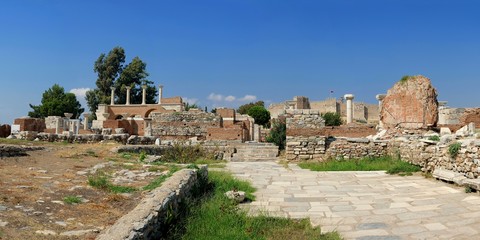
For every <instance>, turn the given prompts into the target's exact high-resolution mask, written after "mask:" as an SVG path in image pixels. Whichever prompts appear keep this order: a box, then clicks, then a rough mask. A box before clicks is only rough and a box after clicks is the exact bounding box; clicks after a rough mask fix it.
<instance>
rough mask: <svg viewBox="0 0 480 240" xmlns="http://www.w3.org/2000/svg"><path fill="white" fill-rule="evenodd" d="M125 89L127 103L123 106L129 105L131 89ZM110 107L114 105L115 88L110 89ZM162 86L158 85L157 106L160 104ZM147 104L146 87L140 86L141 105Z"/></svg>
mask: <svg viewBox="0 0 480 240" xmlns="http://www.w3.org/2000/svg"><path fill="white" fill-rule="evenodd" d="M126 89H127V101H126V103H125V105H130V89H132V87H126ZM110 90H112V92H111V95H110V105H115V87H111V88H110ZM162 96H163V85H158V104H162ZM145 104H147V85H142V105H145Z"/></svg>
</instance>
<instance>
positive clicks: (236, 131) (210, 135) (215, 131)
mask: <svg viewBox="0 0 480 240" xmlns="http://www.w3.org/2000/svg"><path fill="white" fill-rule="evenodd" d="M207 140H227V141H232V140H233V141H240V142H242V141H244V140H245V139H244V129H243V128H241V126H238V127H230V128H208V129H207Z"/></svg>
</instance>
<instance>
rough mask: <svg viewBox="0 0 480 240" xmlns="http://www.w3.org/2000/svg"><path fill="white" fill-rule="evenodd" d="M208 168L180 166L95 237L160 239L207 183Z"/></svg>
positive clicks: (106, 239) (106, 238) (98, 239)
mask: <svg viewBox="0 0 480 240" xmlns="http://www.w3.org/2000/svg"><path fill="white" fill-rule="evenodd" d="M207 176H208V171H207V167H206V166H204V167H202V168H200V169H199V170H192V169H183V170H180V171H178V172H176V173H175V174H174V175H173V176H171V177H170V178H168V179H167V180H166V181H165V182H164V183H163V184H162V186H161V187H159V188H157V189H155V190H153V191H151V192H150V193H148V194H147V195H146V197H145V198H144V199H143V200H142V201H141V202H140V203H139V204H138V205H137V207H135V209H133V210H132V211H130V212H129V213H127V214H126V215H124V216H123V217H122V218H120V219H119V220H117V222H116V223H115V224H114V225H113V226H111V227H109V228H108V229H106V230H105V231H103V232H102V233H101V234H100V235H98V236H97V238H96V239H97V240H110V239H162V238H164V237H165V236H166V233H167V232H168V230H169V228H170V226H171V225H173V224H174V223H175V222H176V221H178V219H179V218H181V217H183V215H184V212H185V207H186V205H187V203H188V201H190V200H191V199H192V198H194V197H196V196H195V195H196V194H195V193H196V192H198V190H199V189H202V188H203V187H205V186H204V184H206V181H207Z"/></svg>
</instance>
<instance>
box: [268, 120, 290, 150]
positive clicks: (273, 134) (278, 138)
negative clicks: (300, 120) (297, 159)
mask: <svg viewBox="0 0 480 240" xmlns="http://www.w3.org/2000/svg"><path fill="white" fill-rule="evenodd" d="M286 140H287V124H286V123H285V120H278V121H274V122H273V126H272V129H271V130H270V133H269V134H268V136H267V142H271V143H274V144H275V145H277V146H278V147H279V148H280V150H282V149H285V142H286Z"/></svg>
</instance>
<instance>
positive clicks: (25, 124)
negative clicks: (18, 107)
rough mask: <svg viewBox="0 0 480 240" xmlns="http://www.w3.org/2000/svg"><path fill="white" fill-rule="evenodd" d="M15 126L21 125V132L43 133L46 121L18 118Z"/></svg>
mask: <svg viewBox="0 0 480 240" xmlns="http://www.w3.org/2000/svg"><path fill="white" fill-rule="evenodd" d="M14 124H15V125H20V131H21V132H23V131H35V132H43V130H44V129H45V120H44V119H40V118H17V119H15V120H14Z"/></svg>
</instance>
